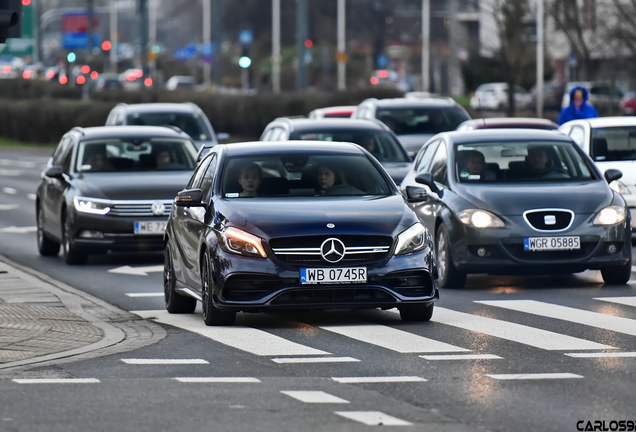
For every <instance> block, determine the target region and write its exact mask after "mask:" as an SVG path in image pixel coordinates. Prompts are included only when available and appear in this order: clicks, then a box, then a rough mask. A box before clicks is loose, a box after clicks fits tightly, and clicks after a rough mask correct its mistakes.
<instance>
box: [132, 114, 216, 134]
mask: <svg viewBox="0 0 636 432" xmlns="http://www.w3.org/2000/svg"><path fill="white" fill-rule="evenodd" d="M126 124H128V125H135V126H176V127H178V128H179V129H181V130H182V131H184V132H185V133H187V134H188V135H190V137H192V139H193V140H196V141H209V140H211V131H210V130H209V128H208V126H207V125H206V123H205V121H204V120H203V119H202V118H201V116H200V115H199V114H197V113H169V112H159V113H132V114H128V116H127V117H126Z"/></svg>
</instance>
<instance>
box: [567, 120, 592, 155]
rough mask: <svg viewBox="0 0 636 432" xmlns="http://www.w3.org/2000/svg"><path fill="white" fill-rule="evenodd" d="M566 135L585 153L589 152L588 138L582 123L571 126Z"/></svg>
mask: <svg viewBox="0 0 636 432" xmlns="http://www.w3.org/2000/svg"><path fill="white" fill-rule="evenodd" d="M568 135H569V136H570V138H572V140H573V141H574V142H575V143H577V144H578V146H579V147H581V149H582V150H583V151H584V152H585V153H586V154H588V155H589V154H590V145H589V143H590V140H589V137H588V134H587V133H586V131H585V128H584V127H583V125H574V126H572V130H570V133H569V134H568Z"/></svg>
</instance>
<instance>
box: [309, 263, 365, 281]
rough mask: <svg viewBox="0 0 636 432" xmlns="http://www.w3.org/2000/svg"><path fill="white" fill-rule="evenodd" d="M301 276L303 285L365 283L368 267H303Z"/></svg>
mask: <svg viewBox="0 0 636 432" xmlns="http://www.w3.org/2000/svg"><path fill="white" fill-rule="evenodd" d="M299 276H300V284H301V285H341V284H347V285H348V284H363V283H366V282H367V268H366V267H347V268H335V267H334V268H303V269H300V275H299Z"/></svg>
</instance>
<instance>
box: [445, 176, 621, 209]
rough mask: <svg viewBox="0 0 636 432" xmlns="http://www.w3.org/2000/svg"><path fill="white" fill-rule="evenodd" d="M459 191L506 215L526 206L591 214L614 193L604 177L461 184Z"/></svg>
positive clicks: (482, 206) (472, 200)
mask: <svg viewBox="0 0 636 432" xmlns="http://www.w3.org/2000/svg"><path fill="white" fill-rule="evenodd" d="M457 193H458V195H460V196H461V197H463V198H465V199H466V200H467V201H469V202H470V203H471V204H472V205H474V206H475V207H476V208H482V209H485V210H489V211H492V212H493V213H497V214H500V215H504V216H518V215H521V214H523V212H525V211H526V210H532V209H540V208H563V209H569V210H572V211H573V212H575V213H581V214H591V213H595V212H596V211H598V210H599V209H600V208H602V207H605V206H607V205H610V204H611V202H612V199H613V194H612V191H611V190H610V188H609V187H608V185H607V183H606V182H605V181H603V180H595V181H586V182H577V183H563V184H561V185H558V186H557V185H555V184H554V183H546V184H537V183H533V184H519V183H515V184H498V185H469V186H464V185H461V186H459V187H458V188H457Z"/></svg>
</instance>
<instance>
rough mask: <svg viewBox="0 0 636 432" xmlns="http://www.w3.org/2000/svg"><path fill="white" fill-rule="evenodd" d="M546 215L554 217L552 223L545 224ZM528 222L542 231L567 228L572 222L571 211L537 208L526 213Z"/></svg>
mask: <svg viewBox="0 0 636 432" xmlns="http://www.w3.org/2000/svg"><path fill="white" fill-rule="evenodd" d="M546 216H547V217H548V218H550V217H554V219H555V222H556V223H554V224H546ZM526 219H527V221H528V223H529V224H530V225H531V226H532V227H534V228H536V229H538V230H542V231H557V230H562V229H565V228H567V227H568V226H569V225H570V222H572V213H570V212H565V211H559V210H539V211H535V212H528V213H526Z"/></svg>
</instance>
